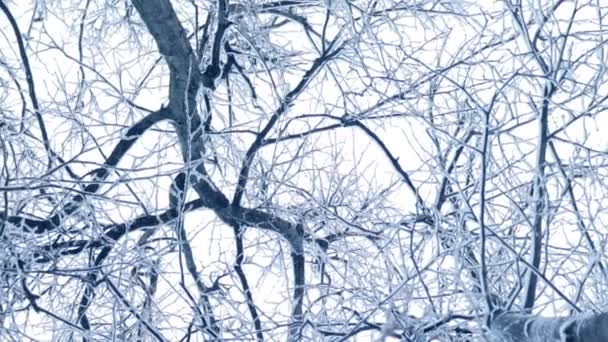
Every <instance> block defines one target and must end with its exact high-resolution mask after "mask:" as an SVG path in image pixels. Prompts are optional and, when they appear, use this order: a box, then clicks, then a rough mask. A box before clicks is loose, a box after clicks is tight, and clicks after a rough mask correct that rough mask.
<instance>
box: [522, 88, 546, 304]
mask: <svg viewBox="0 0 608 342" xmlns="http://www.w3.org/2000/svg"><path fill="white" fill-rule="evenodd" d="M552 92H553V89H552V86H551V85H547V86H545V89H544V91H543V103H542V107H541V112H540V115H539V117H538V141H537V144H536V177H535V179H534V185H533V190H534V194H533V201H534V209H533V214H534V219H533V222H532V255H531V258H530V263H531V264H532V266H533V267H534V268H536V269H539V266H540V261H541V254H542V250H541V249H542V223H543V215H544V211H545V197H546V195H545V189H544V187H545V184H544V182H545V161H546V154H547V142H548V141H549V137H548V117H549V98H550V96H551V93H552ZM537 282H538V277H537V276H536V274H535V273H532V272H531V273H530V275H529V277H528V282H527V285H526V289H525V291H526V292H525V294H524V296H525V298H524V305H523V308H524V309H525V310H529V309H531V308H532V307H533V306H534V301H535V299H536V287H537Z"/></svg>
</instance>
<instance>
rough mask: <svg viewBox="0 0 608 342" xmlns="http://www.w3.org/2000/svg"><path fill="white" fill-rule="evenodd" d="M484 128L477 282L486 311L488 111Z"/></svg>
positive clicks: (489, 305) (488, 295)
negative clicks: (478, 282)
mask: <svg viewBox="0 0 608 342" xmlns="http://www.w3.org/2000/svg"><path fill="white" fill-rule="evenodd" d="M484 114H485V118H484V127H483V147H482V150H481V181H480V182H481V186H480V190H479V225H480V230H481V241H480V243H481V251H480V253H481V256H480V258H479V259H480V261H479V265H480V269H481V270H480V275H479V278H480V279H479V281H480V284H481V293H482V295H483V297H484V299H485V301H486V305H487V307H488V310H492V306H493V305H492V301H491V299H490V292H489V289H488V269H487V265H486V244H487V240H486V239H487V238H486V225H485V217H486V180H487V168H488V154H489V153H490V149H489V148H488V145H489V131H490V110H487V111H485V113H484Z"/></svg>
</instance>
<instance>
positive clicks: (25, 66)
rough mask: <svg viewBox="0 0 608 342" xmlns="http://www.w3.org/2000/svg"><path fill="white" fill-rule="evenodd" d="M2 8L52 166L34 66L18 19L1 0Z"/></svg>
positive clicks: (0, 6)
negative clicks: (26, 48) (14, 42)
mask: <svg viewBox="0 0 608 342" xmlns="http://www.w3.org/2000/svg"><path fill="white" fill-rule="evenodd" d="M0 10H2V12H3V13H4V15H6V18H7V19H8V21H9V23H10V24H11V27H12V28H13V32H14V34H15V40H16V41H17V47H18V48H19V56H20V57H21V62H22V63H23V69H24V70H25V80H26V81H27V86H28V89H29V92H28V93H29V95H30V100H31V101H32V106H33V107H34V115H35V116H36V120H37V121H38V126H39V127H40V132H41V134H42V142H43V144H44V149H45V150H46V152H47V157H48V159H49V164H48V167H49V169H50V168H51V165H52V163H53V161H52V159H51V156H53V155H55V153H54V152H53V150H52V149H51V143H50V142H49V136H48V134H47V132H46V126H45V124H44V120H43V119H42V113H41V111H40V105H39V104H38V97H37V96H36V88H35V86H34V75H33V74H32V68H31V67H30V61H29V58H28V57H27V53H26V51H25V46H24V45H23V38H22V34H21V30H20V29H19V25H17V21H16V20H15V17H14V16H13V14H12V13H11V11H10V10H9V8H8V7H7V6H6V4H5V3H4V1H0Z"/></svg>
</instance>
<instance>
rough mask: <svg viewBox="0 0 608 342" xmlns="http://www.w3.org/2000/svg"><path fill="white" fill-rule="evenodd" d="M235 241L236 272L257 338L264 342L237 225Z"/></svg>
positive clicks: (239, 228) (259, 341)
mask: <svg viewBox="0 0 608 342" xmlns="http://www.w3.org/2000/svg"><path fill="white" fill-rule="evenodd" d="M234 241H235V244H236V259H235V261H234V270H235V272H236V274H237V276H238V277H239V281H240V282H241V287H242V288H243V292H245V298H247V309H248V310H249V314H250V315H251V318H252V319H253V326H254V328H255V337H256V339H257V341H258V342H262V341H264V334H262V321H261V320H260V315H259V314H258V310H257V309H256V307H255V303H254V301H253V294H252V292H251V288H250V287H249V282H248V281H247V276H246V275H245V272H244V271H243V261H244V260H245V251H244V249H243V237H242V232H241V226H240V225H238V224H236V225H235V226H234Z"/></svg>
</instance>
